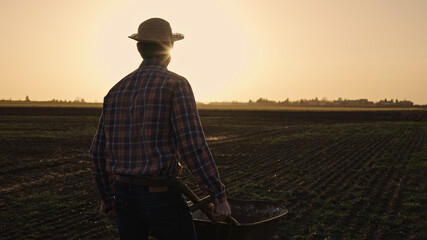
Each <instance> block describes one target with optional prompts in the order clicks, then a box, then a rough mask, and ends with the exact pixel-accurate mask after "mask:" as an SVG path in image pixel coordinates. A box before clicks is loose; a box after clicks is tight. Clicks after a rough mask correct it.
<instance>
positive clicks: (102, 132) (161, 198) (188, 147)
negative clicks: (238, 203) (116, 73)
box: [90, 18, 231, 239]
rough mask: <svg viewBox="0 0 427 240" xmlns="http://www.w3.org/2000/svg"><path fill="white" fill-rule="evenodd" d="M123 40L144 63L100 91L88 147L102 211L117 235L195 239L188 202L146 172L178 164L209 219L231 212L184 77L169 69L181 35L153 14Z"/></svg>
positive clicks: (167, 171) (166, 173)
mask: <svg viewBox="0 0 427 240" xmlns="http://www.w3.org/2000/svg"><path fill="white" fill-rule="evenodd" d="M129 38H131V39H134V40H136V41H138V43H137V47H138V51H139V52H140V54H141V56H142V58H143V62H142V64H141V65H140V67H139V68H138V69H137V70H135V71H134V72H132V73H130V74H129V75H128V76H126V77H125V78H123V79H122V80H121V81H120V82H118V83H117V84H116V85H115V86H114V87H113V88H112V89H111V90H110V91H109V92H108V94H107V95H106V96H105V98H104V105H103V111H102V114H101V118H100V122H99V126H98V131H97V133H96V135H95V137H94V140H93V142H92V146H91V149H90V156H91V167H92V174H93V182H94V185H95V186H96V188H97V190H98V191H99V193H100V195H101V209H100V211H101V214H103V215H104V216H106V217H108V218H112V219H115V218H116V214H117V227H118V230H119V235H120V238H121V239H141V238H142V239H148V233H149V232H150V231H151V232H152V233H153V234H154V235H155V236H156V237H157V238H159V239H195V233H194V226H193V221H192V217H191V214H190V212H189V209H188V206H187V205H186V202H185V200H184V199H183V197H182V193H180V192H179V191H178V190H177V189H176V188H174V187H173V186H162V185H160V186H159V185H158V184H157V183H156V184H154V182H151V181H154V180H148V182H147V177H151V179H154V177H171V176H177V175H178V174H179V173H180V171H181V165H180V163H179V162H180V161H181V162H183V163H184V164H185V165H186V166H187V168H188V169H189V170H190V172H191V173H192V175H193V176H194V177H195V179H196V181H197V183H198V184H199V186H200V188H201V190H202V191H203V192H205V193H206V194H209V195H210V196H211V198H212V201H213V203H214V209H213V216H214V218H215V219H216V220H218V221H221V220H224V219H225V218H226V217H228V216H230V214H231V212H230V207H229V205H228V202H227V197H226V194H225V189H224V185H223V184H222V183H221V181H220V179H219V174H218V170H217V168H216V166H215V163H214V160H213V158H212V155H211V153H210V151H209V148H208V146H207V144H206V140H205V137H204V133H203V130H202V126H201V124H200V119H199V115H198V111H197V107H196V102H195V100H194V95H193V92H192V89H191V87H190V85H189V83H188V81H187V80H186V79H185V78H184V77H182V76H179V75H177V74H175V73H173V72H170V71H168V70H167V68H166V67H167V65H168V64H169V62H170V60H171V58H170V50H171V48H172V47H173V44H174V42H175V41H178V40H181V39H183V38H184V35H182V34H172V30H171V27H170V25H169V23H168V22H167V21H165V20H163V19H160V18H151V19H148V20H146V21H144V22H143V23H141V24H140V26H139V28H138V33H135V34H133V35H131V36H129Z"/></svg>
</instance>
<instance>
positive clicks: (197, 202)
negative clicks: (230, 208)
mask: <svg viewBox="0 0 427 240" xmlns="http://www.w3.org/2000/svg"><path fill="white" fill-rule="evenodd" d="M172 181H173V183H174V186H175V187H177V188H178V189H179V190H180V191H181V192H182V193H184V195H185V196H186V197H188V199H190V201H191V202H192V203H193V206H192V207H191V208H190V210H191V211H195V210H197V209H200V210H201V211H202V212H203V213H204V214H205V215H206V216H208V218H209V219H210V220H211V221H213V222H215V221H214V219H213V216H212V207H213V206H212V204H210V202H211V200H210V198H209V197H204V198H203V199H200V198H199V197H198V196H197V195H196V194H195V193H194V192H193V191H192V190H191V189H190V188H189V187H188V186H187V184H185V183H184V182H183V181H182V180H181V179H179V178H177V177H174V178H172ZM225 221H226V222H228V223H230V224H232V225H234V226H237V225H239V221H237V220H236V219H235V218H233V217H232V216H229V217H228V218H226V219H225Z"/></svg>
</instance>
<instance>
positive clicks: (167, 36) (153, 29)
mask: <svg viewBox="0 0 427 240" xmlns="http://www.w3.org/2000/svg"><path fill="white" fill-rule="evenodd" d="M129 38H132V39H133V40H136V41H141V42H175V41H178V40H182V39H184V35H183V34H181V33H172V28H171V26H170V24H169V23H168V22H167V21H166V20H164V19H161V18H150V19H148V20H145V21H144V22H142V23H141V24H140V25H139V27H138V33H134V34H132V35H130V36H129Z"/></svg>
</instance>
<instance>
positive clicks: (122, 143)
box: [103, 60, 186, 176]
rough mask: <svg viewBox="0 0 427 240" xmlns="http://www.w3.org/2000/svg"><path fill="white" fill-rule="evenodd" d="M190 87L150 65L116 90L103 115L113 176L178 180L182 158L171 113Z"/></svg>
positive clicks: (129, 77) (150, 62)
mask: <svg viewBox="0 0 427 240" xmlns="http://www.w3.org/2000/svg"><path fill="white" fill-rule="evenodd" d="M185 83H186V80H185V78H183V77H181V76H179V75H177V74H174V73H172V72H170V71H168V70H167V69H166V67H165V66H163V65H162V64H161V63H159V62H155V61H154V60H148V61H147V60H145V61H144V63H143V64H141V67H140V68H138V69H137V70H136V71H134V72H133V73H131V74H129V75H128V76H126V77H125V78H124V79H123V80H121V81H120V82H119V83H118V84H116V85H115V86H114V87H113V88H112V89H111V90H110V92H109V93H108V94H107V96H106V97H105V99H104V113H103V114H104V124H105V129H106V131H105V134H106V138H107V139H108V140H107V148H108V149H110V150H111V154H109V156H108V157H107V161H109V162H111V163H112V166H111V168H112V171H113V172H115V173H117V174H138V175H152V176H159V175H160V176H165V175H167V176H172V175H173V170H174V169H175V168H176V161H177V159H178V158H179V157H178V156H177V152H178V150H177V149H176V148H177V145H176V143H175V138H174V137H173V136H174V129H173V127H172V124H171V120H170V119H171V114H172V109H171V108H172V101H173V98H174V94H175V88H176V87H177V85H182V84H185Z"/></svg>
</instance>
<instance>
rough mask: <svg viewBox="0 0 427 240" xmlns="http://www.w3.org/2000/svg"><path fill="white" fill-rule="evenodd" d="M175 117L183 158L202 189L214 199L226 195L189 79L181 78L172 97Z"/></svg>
mask: <svg viewBox="0 0 427 240" xmlns="http://www.w3.org/2000/svg"><path fill="white" fill-rule="evenodd" d="M171 120H172V125H173V129H174V133H175V137H176V140H177V144H178V146H179V153H180V155H181V160H182V161H183V162H184V164H185V165H186V166H187V168H188V169H189V170H190V172H191V173H192V175H193V176H194V177H195V179H196V181H197V183H198V185H199V187H200V189H201V190H202V191H203V192H204V193H205V194H209V195H210V196H211V198H212V199H213V200H218V201H223V200H224V199H226V194H225V186H224V185H223V184H222V183H221V181H220V179H219V173H218V170H217V167H216V165H215V162H214V160H213V158H212V154H211V152H210V150H209V147H208V145H207V143H206V140H205V136H204V133H203V129H202V125H201V123H200V118H199V113H198V111H197V106H196V102H195V99H194V95H193V91H192V89H191V86H190V84H189V83H188V81H187V80H183V81H178V83H177V85H176V88H175V94H174V97H173V99H172V110H171Z"/></svg>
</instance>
